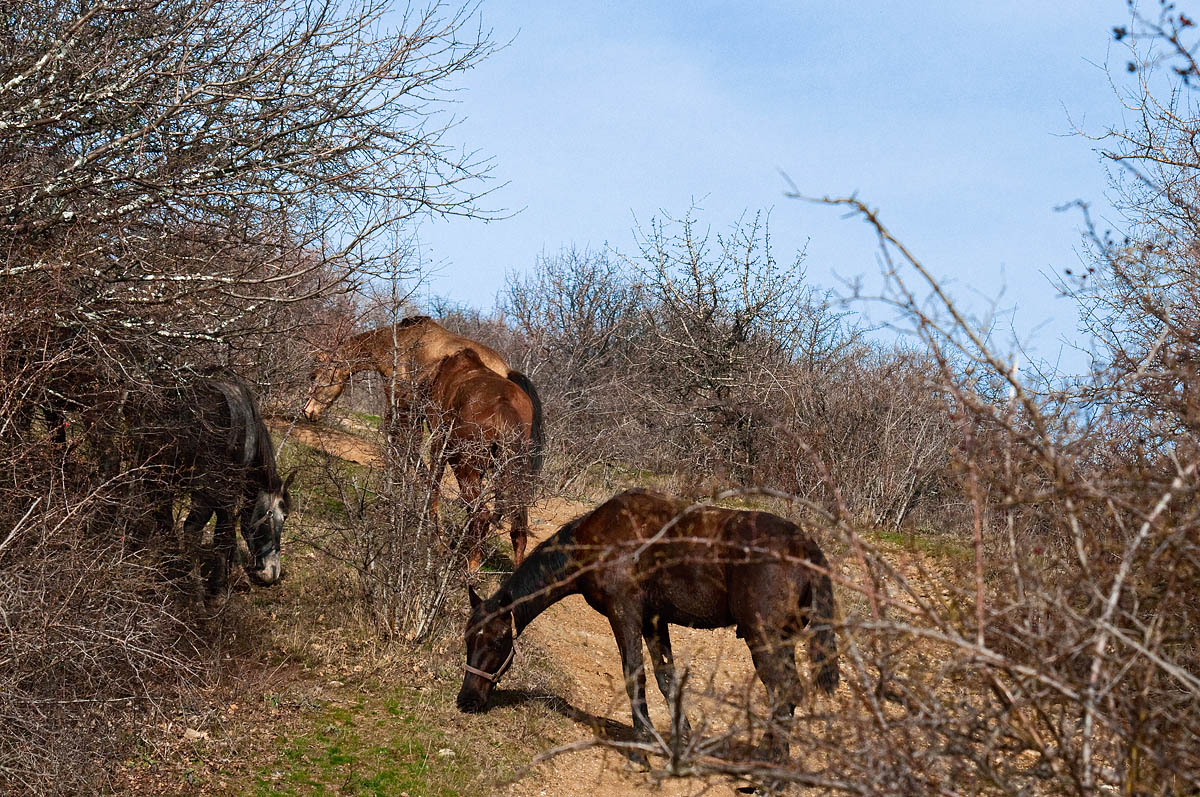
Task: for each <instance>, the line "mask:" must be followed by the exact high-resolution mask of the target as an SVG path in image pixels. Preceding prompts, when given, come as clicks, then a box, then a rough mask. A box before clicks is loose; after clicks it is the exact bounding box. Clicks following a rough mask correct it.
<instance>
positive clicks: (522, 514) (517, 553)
mask: <svg viewBox="0 0 1200 797" xmlns="http://www.w3.org/2000/svg"><path fill="white" fill-rule="evenodd" d="M508 536H509V539H511V540H512V547H513V563H514V564H516V565H520V564H521V562H523V561H525V548H526V547H527V546H528V545H529V508H528V507H526V506H525V505H523V504H522V505H521V507H520V508H519V509H516V510H514V511H513V512H512V530H511V531H510V532H509V533H508Z"/></svg>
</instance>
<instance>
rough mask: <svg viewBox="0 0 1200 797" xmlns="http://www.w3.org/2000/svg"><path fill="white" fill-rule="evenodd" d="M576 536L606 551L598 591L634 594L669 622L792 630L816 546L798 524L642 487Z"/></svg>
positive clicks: (597, 514) (617, 499)
mask: <svg viewBox="0 0 1200 797" xmlns="http://www.w3.org/2000/svg"><path fill="white" fill-rule="evenodd" d="M669 524H673V525H669ZM576 539H577V540H578V542H579V544H580V545H581V546H582V548H583V549H586V550H591V551H606V552H608V558H609V560H610V564H609V565H607V566H605V567H603V568H601V569H600V571H598V573H597V576H596V579H595V581H596V582H597V584H596V589H597V590H600V591H609V592H611V593H612V594H614V595H616V594H623V595H638V596H640V597H641V600H643V601H644V602H645V604H646V606H647V608H648V609H649V610H652V611H654V612H656V613H658V614H659V615H660V616H662V617H663V619H665V620H667V621H669V622H673V623H677V624H680V625H690V626H697V627H718V626H728V625H738V626H739V627H741V626H743V625H745V624H747V623H750V622H753V621H754V618H755V617H756V616H768V615H769V616H775V617H781V618H786V619H787V621H789V624H790V620H791V619H792V618H793V616H794V615H795V614H796V610H797V607H798V606H799V605H800V603H801V602H802V600H803V598H804V594H805V590H806V589H807V585H808V572H809V571H808V568H807V567H806V566H805V565H804V564H803V562H804V561H805V560H807V559H810V558H811V553H812V548H815V543H813V542H812V541H811V540H809V539H808V537H807V536H806V535H805V534H804V533H803V531H802V530H801V529H800V528H799V527H798V526H796V525H795V524H794V523H792V522H790V521H788V520H786V519H784V518H781V517H778V516H776V515H773V514H770V513H768V512H757V511H746V510H733V509H725V508H722V507H713V506H693V505H691V504H689V503H688V502H686V501H681V500H678V499H674V498H670V497H668V496H664V495H661V494H659V493H655V492H652V491H648V490H640V489H639V490H627V491H625V492H622V493H619V494H618V495H616V496H614V497H613V498H611V499H609V500H608V501H606V502H605V503H604V504H602V505H601V506H599V507H597V508H596V509H595V510H593V512H592V513H591V514H590V515H589V516H588V517H586V518H585V519H584V522H582V523H581V524H580V527H579V528H578V529H577V530H576ZM817 555H818V556H819V550H818V554H817ZM822 562H823V559H822ZM600 582H605V583H604V584H601V583H600Z"/></svg>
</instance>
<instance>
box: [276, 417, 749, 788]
mask: <svg viewBox="0 0 1200 797" xmlns="http://www.w3.org/2000/svg"><path fill="white" fill-rule="evenodd" d="M267 423H268V425H269V426H270V428H271V430H272V431H273V432H274V433H275V434H276V435H277V436H283V435H284V434H287V435H289V436H290V437H291V438H292V439H294V440H298V441H299V442H301V443H303V444H304V445H307V446H309V447H311V448H315V449H319V450H322V451H325V452H326V453H328V454H331V455H333V456H336V457H339V458H341V459H346V460H349V461H352V462H356V463H359V464H362V465H376V464H378V448H377V446H376V445H375V444H374V443H372V442H371V441H369V440H365V439H364V438H363V437H360V436H358V435H355V434H351V433H350V432H348V431H344V430H340V429H335V428H330V427H328V426H324V425H319V424H309V423H305V422H297V423H294V424H291V423H288V422H287V421H283V420H279V419H268V422H267ZM447 478H449V477H447ZM447 487H450V485H447ZM592 506H593V505H592V504H588V503H584V502H581V501H572V500H568V499H564V498H549V499H545V500H543V501H540V502H539V503H537V504H536V505H534V506H533V507H531V511H530V525H531V532H532V536H533V538H534V542H535V543H537V542H541V541H542V540H545V539H546V538H548V537H550V536H551V535H552V534H553V533H554V532H555V531H557V530H558V528H559V527H560V526H561V525H562V524H563V523H565V522H566V521H568V520H570V519H571V518H573V517H575V516H576V515H578V514H581V513H582V512H585V511H587V510H588V509H590V508H591V507H592ZM671 636H672V646H673V648H674V654H675V662H676V667H677V668H678V670H679V671H680V672H682V671H683V669H684V668H687V669H688V671H689V687H688V691H687V696H686V698H685V701H686V702H685V706H686V707H687V713H688V716H689V719H690V720H691V722H692V724H693V726H694V727H697V728H699V727H700V725H701V723H703V722H705V721H707V722H711V723H712V724H713V726H714V727H715V728H717V729H722V730H723V729H725V728H728V727H729V726H730V725H733V724H739V723H740V724H742V725H743V727H744V722H745V717H744V708H743V709H742V710H741V711H739V710H738V708H737V705H736V704H737V703H739V702H740V703H741V704H742V705H743V706H744V705H745V702H744V698H743V699H742V700H740V701H727V700H724V701H723V700H721V698H722V697H728V696H729V695H739V694H740V695H745V694H746V691H745V690H747V689H750V690H752V691H751V692H750V693H751V694H755V695H758V696H759V699H760V700H761V694H760V693H761V692H762V688H761V685H760V684H759V683H758V681H757V679H756V678H755V676H754V670H753V665H752V663H751V661H750V654H749V651H748V650H747V649H746V645H745V644H744V643H743V642H742V641H741V640H739V639H737V638H736V636H735V635H734V633H733V630H732V629H719V630H716V631H697V630H693V629H688V628H679V627H673V628H672V629H671ZM523 639H524V640H525V641H526V644H525V646H524V647H525V650H526V651H529V650H533V651H536V653H534V654H533V655H539V654H542V655H547V656H548V657H549V659H550V662H551V664H552V669H554V670H555V671H557V672H561V673H562V674H563V675H564V676H566V678H567V679H569V684H570V686H569V688H568V689H567V690H566V693H565V694H561V695H558V697H561V698H562V699H563V700H564V701H565V702H566V704H567V707H568V708H567V710H568V711H569V712H570V713H571V715H572V718H573V719H575V721H576V723H577V724H576V725H575V726H574V727H575V729H576V730H575V731H574V732H573V733H571V734H570V736H569V738H563V739H559V740H557V742H558V744H560V745H568V744H571V743H576V742H579V743H586V742H588V741H590V740H592V739H594V738H595V733H596V731H597V730H598V729H601V728H603V730H604V733H605V734H606V735H608V736H609V737H610V738H614V739H619V740H627V739H629V738H630V737H631V734H632V729H631V721H630V716H629V698H628V697H627V696H626V693H625V686H624V680H623V676H622V673H621V664H620V657H619V655H618V652H617V645H616V642H615V640H614V639H613V635H612V631H611V630H610V629H609V626H608V621H607V620H605V619H604V617H602V616H601V615H600V614H598V613H597V612H595V611H593V610H592V609H591V607H589V606H588V605H587V604H586V603H585V602H584V600H583V598H582V597H580V596H577V595H575V596H571V597H569V598H566V599H565V600H563V601H561V602H559V603H558V604H556V605H554V606H552V607H551V608H550V609H549V610H547V611H546V612H545V613H544V614H543V615H541V616H540V617H538V619H537V620H536V621H535V622H534V623H533V624H532V625H531V626H530V627H529V628H528V629H527V630H526V631H525V634H524V635H523ZM522 655H530V653H528V652H526V653H523V654H522ZM520 664H521V656H518V658H517V662H516V666H517V667H519V666H520ZM647 680H648V686H647V699H648V701H649V704H650V717H651V720H652V721H653V722H654V725H655V727H656V728H657V729H659V730H660V732H662V731H666V730H667V729H669V727H670V721H669V718H668V716H667V710H666V703H665V701H664V699H663V698H662V695H661V694H660V693H659V692H658V690H657V687H656V685H655V683H654V679H653V677H652V676H651V677H648V679H647ZM505 710H512V709H505V708H495V709H493V711H505ZM709 733H710V734H711V733H712V730H711V729H710V731H709ZM507 793H508V794H510V795H513V796H514V797H525V796H526V795H578V794H581V793H587V794H589V795H593V796H594V797H607V795H627V794H650V793H654V794H666V795H693V794H722V795H724V794H731V793H733V787H732V785H731V784H729V783H728V781H724V782H722V781H719V780H718V781H715V782H706V781H704V780H701V779H698V778H682V779H680V778H676V779H668V780H659V779H656V778H655V777H653V775H652V774H648V773H646V772H644V771H640V770H636V769H634V768H633V767H632V766H631V765H630V764H629V763H628V761H627V760H626V759H625V757H624V756H622V755H620V754H619V753H617V752H616V751H614V750H612V749H611V748H604V747H600V746H595V747H589V748H586V749H582V750H576V751H572V752H569V753H563V754H561V755H558V756H555V757H554V758H552V759H550V760H549V761H546V762H543V763H542V764H539V765H538V766H536V767H532V768H531V769H529V770H528V771H526V772H525V773H524V774H523V776H522V777H521V778H520V779H519V780H518V781H516V782H515V783H513V784H511V785H510V786H509V788H508V790H507Z"/></svg>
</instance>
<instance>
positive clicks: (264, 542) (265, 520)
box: [242, 473, 296, 587]
mask: <svg viewBox="0 0 1200 797" xmlns="http://www.w3.org/2000/svg"><path fill="white" fill-rule="evenodd" d="M295 475H296V474H295V473H290V474H288V477H287V479H285V480H284V482H283V484H282V485H280V487H279V489H277V490H263V491H262V492H260V493H259V494H258V499H257V500H255V502H254V506H253V507H252V508H251V510H250V515H249V517H248V518H247V517H246V516H243V520H242V537H243V538H245V540H246V547H248V548H249V549H250V555H251V557H253V561H252V562H251V564H250V565H248V566H247V567H246V575H248V576H249V577H250V580H251V581H253V582H254V583H255V584H257V585H259V586H260V587H266V586H270V585H272V584H275V583H277V582H278V581H279V579H280V577H281V576H283V563H282V562H281V561H280V560H279V550H280V544H281V541H282V538H283V523H284V521H285V520H287V516H288V513H289V512H290V511H291V508H292V497H291V495H290V494H289V493H288V487H290V486H291V484H292V477H293V476H295Z"/></svg>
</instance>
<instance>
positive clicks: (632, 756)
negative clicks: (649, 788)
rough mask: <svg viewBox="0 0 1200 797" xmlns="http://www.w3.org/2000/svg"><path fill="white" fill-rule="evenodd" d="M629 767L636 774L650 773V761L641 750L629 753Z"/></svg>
mask: <svg viewBox="0 0 1200 797" xmlns="http://www.w3.org/2000/svg"><path fill="white" fill-rule="evenodd" d="M629 765H630V767H632V768H633V769H634V770H635V771H637V772H649V771H650V759H649V757H647V755H646V754H645V753H643V752H642V751H641V750H631V751H629Z"/></svg>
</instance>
